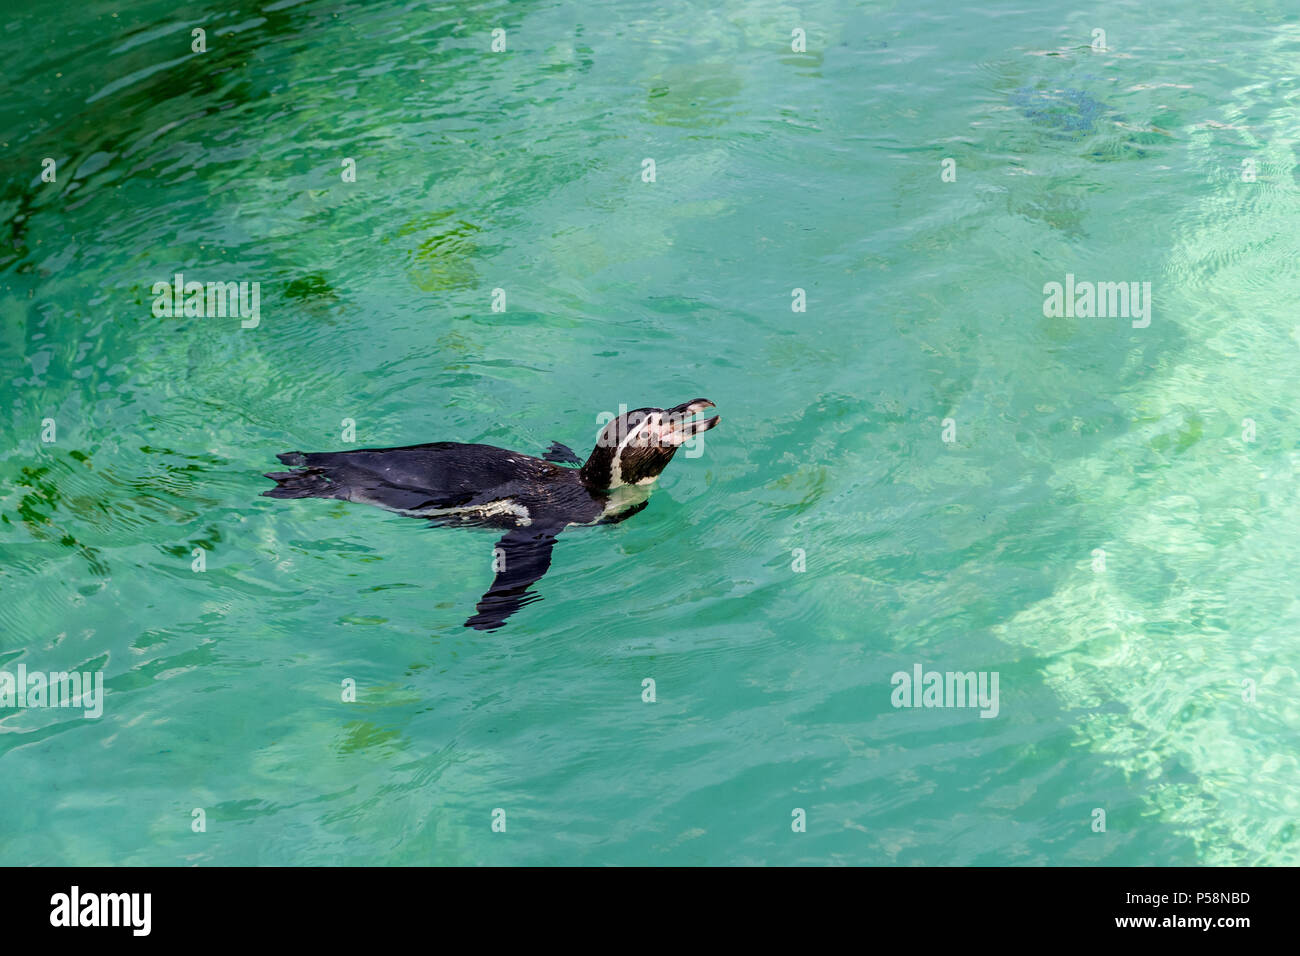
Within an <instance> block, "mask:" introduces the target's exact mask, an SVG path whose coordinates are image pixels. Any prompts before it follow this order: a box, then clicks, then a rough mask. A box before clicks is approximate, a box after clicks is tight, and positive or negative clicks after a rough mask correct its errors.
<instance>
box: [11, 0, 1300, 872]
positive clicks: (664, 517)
mask: <svg viewBox="0 0 1300 956" xmlns="http://www.w3.org/2000/svg"><path fill="white" fill-rule="evenodd" d="M199 26H202V27H205V28H206V30H207V35H206V42H207V47H208V49H207V52H205V53H202V54H193V53H191V52H190V44H191V33H190V31H191V29H192V28H194V27H199ZM497 27H504V28H505V29H506V31H507V34H506V42H507V49H506V52H504V53H499V54H494V53H492V52H491V51H490V44H491V42H492V36H491V31H492V30H493V29H494V28H497ZM796 27H799V28H801V29H803V30H805V31H806V34H807V38H808V39H807V44H808V52H806V53H795V52H792V51H791V49H790V42H791V30H792V29H794V28H796ZM1096 28H1101V29H1104V30H1105V31H1106V41H1105V45H1106V47H1107V49H1106V50H1104V51H1100V52H1095V51H1093V50H1092V49H1091V48H1090V44H1091V43H1092V39H1093V34H1092V31H1093V30H1094V29H1096ZM0 51H2V52H3V53H4V54H5V60H6V62H7V63H8V64H9V68H8V70H7V76H6V80H7V85H8V94H9V95H7V96H5V97H3V98H2V99H0V143H2V144H3V149H4V157H5V163H4V168H3V185H2V187H0V210H2V211H3V219H4V221H5V222H6V229H7V236H8V239H7V241H6V242H5V243H4V246H3V249H2V250H0V329H2V330H3V331H2V333H0V363H2V369H3V376H2V378H0V389H2V391H0V395H2V397H3V410H4V413H3V415H0V589H2V592H0V670H8V671H14V670H15V669H16V668H17V667H18V666H19V665H20V664H22V665H25V666H26V667H27V668H28V669H30V670H41V671H50V670H68V669H72V668H78V669H86V670H102V671H103V673H104V679H105V684H106V688H107V696H106V700H105V707H104V714H103V716H102V717H101V718H100V719H98V720H87V719H83V718H82V717H81V715H80V712H78V711H69V710H54V709H30V708H29V709H25V710H8V711H5V712H3V716H0V862H3V863H6V864H29V863H38V864H55V863H62V864H109V863H118V864H277V863H278V864H286V863H303V864H331V863H341V864H424V863H454V864H471V863H488V864H505V863H520V864H560V863H567V864H574V863H577V864H611V863H651V864H699V863H713V864H719V863H720V864H753V863H766V864H801V863H811V864H824V863H854V864H864V863H865V864H901V865H908V864H1064V863H1082V864H1188V863H1229V864H1265V863H1266V864H1283V863H1289V864H1296V863H1297V862H1300V833H1297V831H1296V825H1295V820H1296V817H1297V811H1298V810H1300V798H1298V797H1297V794H1298V793H1300V761H1298V758H1297V742H1298V738H1300V704H1298V703H1297V698H1298V697H1300V687H1298V686H1297V671H1296V664H1295V662H1296V655H1297V650H1298V649H1300V637H1297V635H1300V602H1298V601H1297V598H1296V596H1295V595H1296V592H1295V584H1294V568H1295V567H1296V566H1297V564H1298V563H1300V536H1297V535H1296V534H1295V529H1296V528H1297V526H1300V503H1298V501H1297V496H1296V493H1295V484H1296V477H1297V471H1298V470H1300V457H1298V455H1297V436H1298V435H1300V420H1297V414H1296V412H1295V409H1294V401H1293V399H1294V396H1295V395H1296V393H1297V389H1298V388H1300V359H1298V358H1297V354H1298V353H1297V349H1296V345H1297V326H1296V320H1295V315H1294V311H1295V302H1296V300H1297V295H1298V294H1300V275H1298V274H1297V270H1296V265H1295V264H1296V261H1297V253H1300V248H1298V247H1300V230H1298V229H1297V228H1296V223H1297V221H1298V219H1297V215H1298V214H1300V184H1298V177H1297V172H1296V170H1297V136H1298V134H1297V131H1296V129H1297V127H1296V123H1295V118H1296V108H1297V106H1298V105H1300V86H1298V85H1297V81H1296V79H1295V76H1294V67H1295V64H1296V62H1297V55H1300V9H1298V8H1297V6H1296V5H1295V4H1294V3H1291V2H1286V3H1283V2H1266V0H1259V2H1254V3H1246V4H1245V5H1242V4H1233V5H1225V6H1221V7H1206V6H1205V5H1204V4H1193V3H1188V2H1185V0H1180V2H1157V3H1145V2H1143V3H1137V2H1127V3H1107V4H1103V5H1101V6H1099V7H1096V8H1090V9H1088V10H1086V11H1085V10H1080V9H1078V5H1077V4H1074V3H1063V2H1048V3H1034V4H1016V3H989V4H974V5H972V4H968V5H956V6H954V5H952V4H949V3H946V2H939V0H920V2H909V3H889V2H881V3H861V4H845V3H829V2H820V0H814V2H812V3H805V4H800V5H798V6H794V5H787V4H778V3H766V2H751V3H740V2H723V3H686V2H667V3H665V2H655V3H642V2H620V3H616V4H607V5H600V6H599V7H588V6H570V5H560V4H557V3H554V2H550V0H545V2H532V3H529V2H523V3H511V4H509V5H505V4H499V3H498V4H446V5H438V4H419V3H415V4H405V5H399V4H350V5H349V4H344V3H326V2H321V3H298V4H295V3H291V2H289V3H286V2H280V3H274V4H269V5H267V6H265V7H262V8H261V9H260V11H259V10H255V9H252V8H250V9H248V10H241V11H239V12H234V11H227V12H221V11H216V12H213V11H211V10H208V11H198V10H195V11H186V12H183V13H178V12H176V11H175V10H174V5H173V4H172V3H163V2H141V3H133V4H129V5H121V6H119V5H113V4H106V3H101V2H97V0H92V2H89V3H77V4H71V3H58V4H50V3H44V4H28V5H26V6H25V7H24V8H23V9H20V10H17V11H13V12H11V13H10V15H9V17H8V18H7V20H6V23H5V25H4V28H3V31H0ZM46 157H50V158H53V159H55V161H56V164H57V165H56V169H57V172H56V181H55V182H54V183H43V182H41V179H40V176H41V161H42V159H44V158H46ZM345 158H351V159H353V160H355V163H356V171H357V176H356V182H355V183H346V182H343V180H342V177H341V175H340V174H341V171H342V166H343V160H344V159H345ZM646 158H652V159H654V160H655V161H656V181H655V182H653V183H646V182H643V181H642V160H643V159H646ZM945 158H952V159H954V160H955V161H956V170H957V180H956V182H943V181H942V180H941V176H940V173H941V161H942V160H943V159H945ZM1243 160H1253V161H1254V162H1255V164H1256V179H1255V181H1254V182H1245V181H1243V176H1242V170H1243V167H1242V161H1243ZM177 271H182V272H184V273H186V274H187V277H188V278H191V279H198V280H200V281H209V280H211V281H258V282H260V283H261V286H260V288H261V305H260V324H259V325H258V326H257V327H256V328H250V329H242V328H240V322H239V320H238V319H230V318H215V317H212V318H156V317H154V316H153V315H152V314H151V306H152V302H153V295H152V293H151V287H152V285H153V284H154V283H155V282H160V281H162V282H165V281H168V280H170V279H171V277H172V276H173V274H174V273H175V272H177ZM1067 273H1069V274H1072V275H1074V276H1076V277H1077V278H1078V279H1079V280H1087V281H1116V282H1118V281H1125V282H1127V281H1149V282H1151V283H1152V289H1153V292H1152V299H1153V308H1152V313H1151V322H1150V325H1149V326H1148V327H1146V328H1133V327H1132V323H1131V322H1130V321H1129V320H1128V319H1126V318H1091V319H1084V318H1046V317H1044V315H1043V301H1044V295H1043V286H1044V283H1047V282H1052V281H1058V282H1064V281H1065V276H1066V274H1067ZM497 288H500V289H504V290H505V293H506V307H507V310H506V311H505V312H503V313H494V312H492V310H491V301H492V294H493V293H492V290H493V289H497ZM795 288H801V289H804V290H805V292H806V296H807V311H806V312H803V313H795V312H792V310H791V303H792V290H793V289H795ZM697 395H704V396H708V397H709V398H711V399H713V400H714V401H715V402H717V403H718V406H719V412H720V413H721V414H722V418H723V421H722V424H721V425H720V426H719V427H718V428H717V429H716V430H715V431H713V432H711V433H710V434H709V436H708V438H707V443H706V446H705V449H704V454H703V455H702V456H701V457H699V458H696V459H687V458H685V457H683V456H680V455H679V457H678V458H677V460H676V461H674V462H673V464H672V465H671V466H670V467H669V469H668V470H667V472H666V473H665V474H664V477H663V479H662V481H661V484H660V487H659V489H658V491H657V492H656V493H655V495H654V497H653V499H652V502H651V505H650V507H649V509H648V510H646V511H645V512H643V513H642V514H640V515H638V516H636V517H635V518H633V519H632V520H630V521H627V522H626V523H623V524H620V525H617V526H615V527H610V528H600V529H594V530H583V531H574V532H570V533H567V534H565V535H564V536H562V537H561V539H560V542H559V544H558V545H557V548H556V552H555V559H554V564H553V566H552V570H551V573H550V574H549V575H548V576H547V577H546V578H545V579H544V580H543V581H542V583H541V585H540V593H541V594H542V597H543V599H542V600H541V601H539V602H537V603H535V604H533V605H531V606H529V607H527V608H525V609H524V610H523V611H521V612H520V613H518V614H517V615H516V616H515V617H514V618H513V619H512V620H511V622H510V623H509V625H508V626H507V627H506V628H505V629H503V630H501V631H497V632H494V633H491V634H487V635H484V634H480V633H478V632H475V631H471V630H468V629H466V628H464V627H463V626H462V622H463V621H464V619H465V618H466V617H467V616H468V614H470V613H472V609H473V606H474V603H475V601H476V600H477V599H478V597H479V595H480V594H481V593H482V592H483V590H485V588H486V586H487V583H488V581H489V579H490V577H491V569H490V561H491V556H492V555H491V551H492V544H493V542H494V541H495V536H494V535H492V534H491V533H490V532H485V531H446V530H428V529H425V528H424V527H423V526H422V525H421V524H420V523H419V522H414V521H411V520H409V519H402V518H399V517H397V516H393V515H389V514H386V513H384V512H382V511H379V510H377V509H372V508H366V507H362V506H358V505H347V504H344V503H340V502H326V501H295V502H282V501H273V500H270V499H265V498H261V497H259V493H260V492H261V491H262V490H263V489H264V488H266V487H268V486H269V483H268V482H266V480H265V479H263V478H261V477H260V475H261V472H263V471H266V470H270V469H272V468H274V467H276V464H277V463H276V462H275V459H274V455H275V453H276V452H279V451H284V450H288V449H298V448H301V449H307V450H324V449H337V448H344V447H347V446H346V445H344V444H343V443H342V441H341V427H342V425H341V423H342V421H343V419H352V420H354V421H355V423H356V432H357V439H358V444H359V445H373V446H382V445H397V444H409V443H413V442H420V441H433V440H459V441H483V442H489V443H493V444H499V445H503V446H506V447H509V448H514V449H518V450H520V451H525V452H530V453H534V454H540V453H541V451H542V450H544V449H545V447H546V446H547V444H548V443H549V442H550V441H552V440H558V441H562V442H565V443H567V444H570V445H573V446H574V447H575V448H577V449H578V450H579V452H580V453H582V454H585V453H586V451H587V450H588V448H589V446H590V444H591V442H592V440H593V439H594V435H595V433H596V429H597V424H596V415H597V414H598V413H600V412H611V411H616V410H617V408H618V406H619V404H620V403H626V404H627V405H628V406H629V407H633V408H635V407H638V406H641V405H660V406H667V405H671V404H676V403H678V402H682V401H685V400H687V399H690V398H694V397H696V396H697ZM44 419H53V420H54V422H55V426H56V436H57V437H56V441H55V442H54V443H52V444H47V443H42V441H41V432H42V427H43V426H42V421H43V420H44ZM945 419H951V420H952V421H951V427H950V428H949V437H952V438H954V440H953V441H951V442H945V441H944V440H943V434H944V431H945V423H944V420H945ZM1244 419H1251V420H1252V421H1253V423H1254V428H1255V435H1254V441H1253V442H1248V441H1244V440H1243V435H1244V434H1245V432H1246V429H1247V428H1248V427H1249V426H1247V425H1245V424H1243V420H1244ZM953 429H955V434H954V433H953V431H952V430H953ZM200 547H201V548H203V549H205V553H206V571H205V572H203V573H195V572H194V571H193V570H191V562H192V560H193V558H192V555H193V552H194V549H195V548H200ZM796 549H801V551H802V554H803V560H804V562H805V563H806V571H803V572H797V571H795V570H794V569H793V567H794V566H795V564H796V561H797V559H798V555H797V553H796ZM1096 549H1101V550H1102V551H1104V553H1105V555H1104V570H1100V569H1099V564H1098V561H1099V559H1098V558H1097V557H1095V556H1094V552H1095V550H1096ZM915 664H921V665H922V666H923V667H924V668H926V669H933V670H939V671H981V672H997V673H998V675H999V678H1000V685H999V686H1000V707H999V713H998V716H997V717H996V718H994V719H981V718H980V717H979V716H978V712H977V711H975V710H971V709H896V708H894V707H893V706H891V703H890V696H891V691H892V687H891V675H893V674H894V673H895V672H896V671H900V670H902V671H907V672H910V671H911V669H912V667H913V665H915ZM646 678H652V679H653V680H654V681H655V689H656V695H657V702H655V703H653V704H648V703H644V702H643V701H642V696H641V695H642V681H643V680H644V679H646ZM346 679H351V680H354V681H356V683H357V687H358V699H357V701H356V702H355V703H343V702H341V700H340V697H341V685H342V682H343V681H344V680H346ZM1243 681H1253V682H1254V684H1253V686H1254V688H1255V700H1254V701H1253V702H1250V701H1248V700H1244V699H1243V692H1244V691H1243ZM1247 696H1248V695H1247ZM196 808H200V809H202V810H203V811H204V815H205V819H206V831H205V832H201V833H199V832H194V828H193V824H192V821H193V819H194V816H193V814H194V810H195V809H196ZM496 808H501V809H503V810H505V812H506V820H507V829H506V832H505V833H494V832H493V830H492V813H493V810H494V809H496ZM796 808H800V809H803V810H804V811H806V815H807V832H805V833H795V832H792V812H793V811H794V810H795V809H796ZM1099 808H1100V809H1103V810H1104V811H1105V813H1106V830H1105V832H1104V833H1100V832H1094V829H1093V822H1094V819H1095V816H1094V811H1095V810H1096V809H1099Z"/></svg>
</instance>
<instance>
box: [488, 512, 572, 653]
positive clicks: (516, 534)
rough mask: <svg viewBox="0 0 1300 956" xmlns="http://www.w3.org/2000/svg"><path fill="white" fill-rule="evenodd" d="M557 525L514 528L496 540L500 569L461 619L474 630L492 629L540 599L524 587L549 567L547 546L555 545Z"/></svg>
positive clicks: (529, 584)
mask: <svg viewBox="0 0 1300 956" xmlns="http://www.w3.org/2000/svg"><path fill="white" fill-rule="evenodd" d="M559 533H560V528H558V527H542V528H534V527H526V528H515V529H514V530H513V531H510V532H507V534H506V535H505V537H503V538H502V539H501V540H500V541H498V542H497V553H496V561H495V562H494V563H495V564H496V566H497V567H499V568H500V570H499V571H497V576H496V577H495V578H494V579H493V581H492V586H491V587H490V588H488V591H487V593H486V594H484V595H483V597H481V598H480V599H479V602H478V607H477V608H476V609H475V610H477V611H478V613H477V614H475V615H474V616H473V617H471V618H470V619H469V620H468V621H466V622H465V626H466V627H472V628H474V629H475V630H478V631H494V630H496V629H497V628H499V627H501V626H503V625H504V624H505V622H506V618H508V617H509V616H510V615H511V614H514V613H515V611H517V610H519V609H520V608H521V607H523V606H524V605H525V604H532V603H533V602H534V601H538V600H540V599H541V595H540V594H529V593H528V589H529V588H530V587H532V586H533V585H534V584H536V583H537V582H538V581H540V580H541V578H542V575H544V574H545V573H546V571H547V569H548V568H550V566H551V549H552V548H554V546H555V536H556V535H557V534H559Z"/></svg>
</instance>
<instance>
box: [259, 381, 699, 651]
mask: <svg viewBox="0 0 1300 956" xmlns="http://www.w3.org/2000/svg"><path fill="white" fill-rule="evenodd" d="M714 407H715V406H714V404H713V402H711V401H709V400H708V399H707V398H696V399H692V400H691V401H689V402H683V403H682V404H680V405H676V406H674V407H672V408H638V409H634V410H633V411H630V412H626V413H624V414H622V415H620V416H618V417H617V418H615V419H613V420H612V421H611V422H609V424H607V425H606V426H605V427H604V428H603V429H601V432H600V435H599V437H598V438H597V439H596V447H595V448H594V449H593V450H592V452H591V454H590V455H589V456H587V460H586V461H585V462H583V460H582V459H581V458H579V457H578V456H577V455H576V454H574V452H573V450H572V449H570V448H568V447H567V446H565V445H562V444H560V443H559V442H552V443H551V446H550V448H549V449H548V450H547V451H546V452H545V454H543V456H542V457H541V458H534V457H533V456H531V455H525V454H523V453H521V452H517V451H509V450H508V449H505V448H498V447H496V446H494V445H477V444H462V443H460V442H450V441H441V442H432V443H429V444H424V445H406V446H403V447H400V448H359V449H356V450H354V451H338V452H300V451H291V452H285V453H284V454H280V455H277V456H276V457H277V458H279V459H280V461H282V462H284V464H286V465H289V466H291V467H292V468H293V469H294V470H293V471H280V472H268V473H267V474H266V477H267V478H270V479H272V480H274V481H275V487H274V488H270V489H268V490H266V491H264V492H262V494H263V496H265V497H268V498H337V499H340V500H343V501H355V502H360V503H362V504H368V505H375V506H377V507H380V508H384V509H385V510H387V511H392V512H395V513H397V514H400V515H406V516H409V517H413V518H423V519H426V520H427V521H429V524H430V526H431V527H448V526H453V527H487V528H494V529H497V530H499V531H504V532H505V534H504V535H503V536H502V538H501V540H500V541H498V542H497V545H496V547H497V550H496V551H495V552H494V556H495V558H496V560H495V561H494V562H493V567H494V568H496V577H495V578H494V579H493V581H492V586H491V587H489V588H488V590H487V593H486V594H484V595H483V597H482V598H481V599H480V600H479V602H478V606H477V608H476V609H475V610H476V613H475V614H474V615H473V616H472V617H470V618H469V620H467V621H466V622H465V626H466V627H472V628H474V629H476V630H480V631H492V630H496V629H497V628H499V627H502V626H504V624H505V622H506V619H507V618H508V617H510V615H512V614H514V613H515V612H516V611H518V610H519V609H520V608H522V607H524V606H525V605H527V604H531V603H532V602H533V601H535V600H538V599H539V598H540V595H538V594H536V593H533V592H530V591H529V589H530V588H531V587H532V586H533V585H534V584H536V583H537V582H538V581H540V580H541V578H542V576H543V575H544V574H546V572H547V569H549V568H550V566H551V550H552V549H553V548H554V546H555V538H556V536H557V535H558V534H559V533H560V532H561V531H563V530H564V529H565V528H568V527H570V526H574V525H597V524H615V523H617V522H620V521H624V520H626V519H627V518H630V517H632V515H634V514H637V513H638V512H640V511H642V510H644V509H645V508H646V506H647V505H648V504H649V486H651V485H652V484H653V483H654V481H655V480H656V479H657V478H658V477H659V475H660V473H661V472H662V471H663V470H664V469H665V468H666V467H667V466H668V463H669V462H670V461H672V459H673V455H675V454H676V453H677V449H679V448H680V447H681V446H682V445H683V444H685V443H686V442H687V441H689V440H690V439H692V438H694V437H695V436H697V435H702V434H703V433H704V432H707V431H708V430H709V429H711V428H714V427H715V426H716V425H717V424H718V422H719V421H720V420H721V419H720V418H719V417H718V416H716V415H715V416H713V417H712V418H696V417H695V416H697V415H698V414H699V413H700V412H702V411H704V410H705V409H706V408H714ZM572 466H579V467H572Z"/></svg>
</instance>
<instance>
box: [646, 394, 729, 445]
mask: <svg viewBox="0 0 1300 956" xmlns="http://www.w3.org/2000/svg"><path fill="white" fill-rule="evenodd" d="M714 407H715V406H714V404H713V403H712V402H711V401H709V400H708V399H707V398H696V399H692V400H691V401H689V402H682V404H680V405H678V406H676V407H675V408H670V409H668V410H667V411H668V421H667V422H665V423H664V431H663V434H662V435H661V436H660V439H659V440H660V441H661V442H663V444H665V445H672V446H673V447H676V446H678V445H683V444H685V443H686V442H688V441H690V440H691V439H692V438H694V437H695V436H696V435H702V434H704V433H705V432H706V431H708V430H709V429H710V428H712V427H713V426H715V425H717V424H718V422H720V421H721V420H722V419H721V418H719V417H718V416H717V415H714V416H713V417H712V418H695V416H696V415H698V414H699V413H700V412H702V411H704V410H705V409H706V408H714Z"/></svg>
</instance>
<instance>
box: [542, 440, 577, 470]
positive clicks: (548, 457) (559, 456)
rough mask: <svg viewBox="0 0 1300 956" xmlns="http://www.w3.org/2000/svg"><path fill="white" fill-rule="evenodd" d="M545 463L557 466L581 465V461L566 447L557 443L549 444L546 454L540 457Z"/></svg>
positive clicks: (575, 453)
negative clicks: (551, 462)
mask: <svg viewBox="0 0 1300 956" xmlns="http://www.w3.org/2000/svg"><path fill="white" fill-rule="evenodd" d="M542 459H543V460H545V461H553V462H555V463H556V464H557V465H581V464H582V459H581V458H579V457H578V454H577V452H575V451H574V450H573V449H572V448H570V447H569V446H568V445H561V444H560V443H559V442H558V441H553V442H551V447H550V448H548V449H546V454H545V455H543V456H542Z"/></svg>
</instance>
